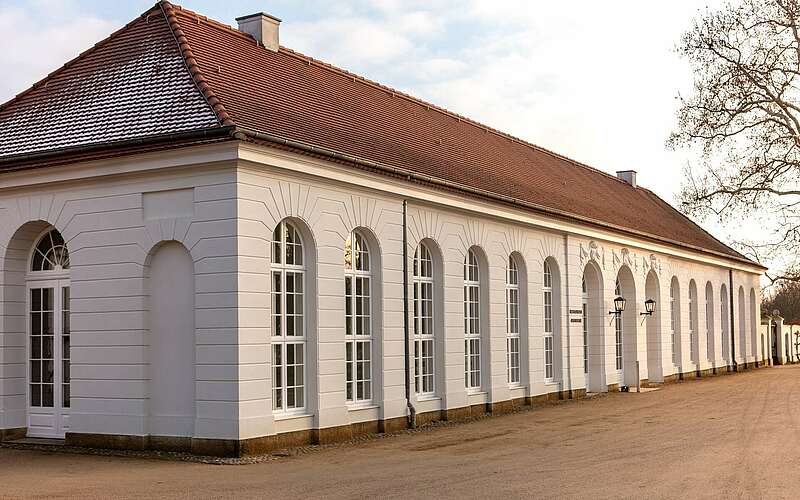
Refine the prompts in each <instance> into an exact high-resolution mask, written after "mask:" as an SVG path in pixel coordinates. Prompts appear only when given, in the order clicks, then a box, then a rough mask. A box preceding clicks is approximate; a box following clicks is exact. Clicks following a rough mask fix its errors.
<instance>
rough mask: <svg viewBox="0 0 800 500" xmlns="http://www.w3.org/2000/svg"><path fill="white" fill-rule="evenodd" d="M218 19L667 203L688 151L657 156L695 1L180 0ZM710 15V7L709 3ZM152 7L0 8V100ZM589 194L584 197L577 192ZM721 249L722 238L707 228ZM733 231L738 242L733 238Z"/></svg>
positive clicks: (92, 1) (683, 80) (87, 2)
mask: <svg viewBox="0 0 800 500" xmlns="http://www.w3.org/2000/svg"><path fill="white" fill-rule="evenodd" d="M177 3H179V4H180V5H183V6H184V7H186V8H189V9H191V10H194V11H197V12H199V13H201V14H203V15H206V16H208V17H210V18H213V19H216V20H218V21H221V22H224V23H227V24H231V25H235V24H236V23H235V18H236V17H238V16H242V15H246V14H251V13H254V12H259V11H266V12H268V13H270V14H272V15H275V16H277V17H279V18H281V19H282V20H283V24H282V25H281V43H282V44H283V45H285V46H287V47H290V48H293V49H295V50H299V51H301V52H304V53H306V54H308V55H310V56H313V57H315V58H318V59H322V60H325V61H327V62H330V63H332V64H335V65H338V66H341V67H343V68H345V69H348V70H350V71H353V72H356V73H358V74H362V75H364V76H366V77H368V78H370V79H373V80H377V81H379V82H381V83H384V84H386V85H389V86H392V87H396V88H398V89H400V90H402V91H405V92H408V93H410V94H412V95H415V96H418V97H420V98H423V99H426V100H428V101H431V102H433V103H435V104H437V105H440V106H444V107H446V108H448V109H451V110H452V111H455V112H457V113H460V114H464V115H466V116H469V117H471V118H474V119H476V120H479V121H481V122H483V123H485V124H487V125H489V126H492V127H495V128H498V129H501V130H503V131H506V132H509V133H511V134H513V135H516V136H519V137H521V138H523V139H525V140H528V141H530V142H533V143H535V144H538V145H540V146H543V147H546V148H549V149H552V150H554V151H556V152H559V153H561V154H564V155H566V156H569V157H572V158H574V159H576V160H579V161H582V162H585V163H588V164H589V165H592V166H594V167H597V168H599V169H601V170H605V171H607V172H610V173H614V172H615V171H616V170H627V169H634V170H637V171H638V172H639V182H640V184H642V185H644V186H646V187H649V188H650V189H652V190H653V191H655V192H656V193H658V194H659V195H661V196H662V197H664V198H665V199H666V200H667V201H669V202H674V199H675V198H674V195H675V193H676V192H677V190H678V188H679V186H680V182H681V176H682V168H683V166H684V165H685V164H686V162H687V161H693V159H692V158H691V156H690V155H689V154H688V153H682V152H678V153H674V152H669V151H666V149H665V147H664V142H665V140H666V139H667V136H668V134H669V132H670V131H671V129H672V127H673V125H674V123H675V118H674V116H675V110H676V104H677V103H676V100H675V98H676V95H677V93H678V92H679V91H683V92H686V91H688V89H689V88H690V85H691V74H690V72H689V68H688V66H687V65H686V63H685V62H684V61H682V60H680V59H679V58H678V57H677V56H676V54H675V53H674V50H673V49H674V46H675V43H676V42H677V40H678V39H679V37H680V36H681V34H682V32H683V31H684V30H686V29H687V28H688V27H690V26H691V22H692V19H693V17H694V16H695V15H697V14H698V13H699V12H700V10H699V9H701V8H703V6H704V4H705V3H703V4H701V3H699V2H697V1H695V0H674V1H671V2H641V1H635V0H619V1H615V2H596V1H590V0H576V1H574V2H570V3H566V2H531V1H527V0H492V1H487V0H426V1H423V0H340V1H336V2H334V1H321V0H313V1H305V2H302V1H298V0H227V1H225V2H220V1H210V0H186V1H184V2H177ZM707 3H709V4H711V6H712V7H713V6H717V5H719V3H721V0H708V2H707ZM153 4H154V1H152V0H148V1H143V0H128V1H124V2H116V1H108V0H61V1H58V0H0V34H1V35H2V38H3V41H4V44H5V47H4V50H2V51H0V74H2V75H3V77H2V78H0V101H5V100H7V99H8V98H10V97H12V96H13V95H14V94H16V93H18V92H20V91H21V90H24V89H25V88H26V87H27V86H29V85H30V84H31V83H33V82H34V81H36V80H38V79H40V78H42V77H43V76H45V75H46V74H47V73H48V72H49V71H52V70H53V69H56V68H57V67H58V66H60V65H61V64H63V63H64V62H65V61H67V60H68V59H69V58H71V57H74V56H75V55H77V54H78V53H79V52H81V51H82V50H85V49H86V48H88V47H90V46H91V45H92V44H94V43H95V42H97V41H99V40H101V39H102V38H104V37H105V36H107V35H108V34H109V33H111V32H112V31H113V30H115V29H116V28H118V27H119V26H121V25H123V24H125V23H126V22H128V21H130V20H131V19H133V18H134V17H135V16H137V15H139V14H141V13H142V12H144V11H145V10H147V9H148V8H150V7H151V6H152V5H153ZM587 195H589V193H587ZM706 227H710V228H711V229H712V232H714V233H715V234H716V235H718V236H720V237H722V238H723V239H728V238H727V236H728V232H727V231H726V230H725V229H724V228H721V227H718V226H716V225H710V224H706ZM740 232H741V231H740Z"/></svg>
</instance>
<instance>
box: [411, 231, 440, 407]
mask: <svg viewBox="0 0 800 500" xmlns="http://www.w3.org/2000/svg"><path fill="white" fill-rule="evenodd" d="M413 288H414V391H415V392H416V393H417V395H433V394H434V391H435V387H434V373H435V372H434V369H435V365H434V355H433V354H434V351H433V347H434V331H433V318H434V310H433V258H432V256H431V251H430V249H428V246H427V245H425V243H420V244H419V246H418V247H417V251H416V252H414V266H413Z"/></svg>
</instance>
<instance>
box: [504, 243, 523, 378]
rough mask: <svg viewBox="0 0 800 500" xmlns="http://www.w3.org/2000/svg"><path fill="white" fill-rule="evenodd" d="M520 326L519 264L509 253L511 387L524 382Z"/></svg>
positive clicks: (509, 361) (509, 375)
mask: <svg viewBox="0 0 800 500" xmlns="http://www.w3.org/2000/svg"><path fill="white" fill-rule="evenodd" d="M520 326H521V322H520V287H519V266H518V265H517V262H516V261H515V260H514V257H513V256H511V255H509V257H508V266H507V267H506V368H507V373H506V375H507V377H506V380H507V382H508V385H509V386H510V387H519V386H520V385H521V384H522V356H521V353H520V351H521V349H520V342H521V340H520Z"/></svg>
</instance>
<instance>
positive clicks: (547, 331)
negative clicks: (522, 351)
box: [542, 261, 556, 383]
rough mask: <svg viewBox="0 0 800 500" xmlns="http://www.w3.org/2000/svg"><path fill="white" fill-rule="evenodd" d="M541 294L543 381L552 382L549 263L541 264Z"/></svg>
mask: <svg viewBox="0 0 800 500" xmlns="http://www.w3.org/2000/svg"><path fill="white" fill-rule="evenodd" d="M542 296H543V308H544V331H543V343H544V381H545V383H552V382H555V380H556V366H555V335H554V330H555V324H554V321H555V320H554V318H553V272H552V269H551V268H550V263H549V262H547V261H545V262H544V265H543V266H542Z"/></svg>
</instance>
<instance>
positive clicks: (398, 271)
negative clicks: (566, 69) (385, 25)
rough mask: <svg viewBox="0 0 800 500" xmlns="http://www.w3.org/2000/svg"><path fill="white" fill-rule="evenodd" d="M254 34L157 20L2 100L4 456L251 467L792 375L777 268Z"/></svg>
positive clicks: (260, 29) (562, 167) (612, 184)
mask: <svg viewBox="0 0 800 500" xmlns="http://www.w3.org/2000/svg"><path fill="white" fill-rule="evenodd" d="M238 21H239V28H238V29H233V28H231V27H228V26H226V25H223V24H220V23H218V22H215V21H213V20H209V19H207V18H205V17H203V16H200V15H198V14H195V13H192V12H189V11H186V10H184V9H181V8H180V7H177V6H173V5H171V4H169V3H167V2H159V3H158V4H156V5H155V6H154V7H153V8H151V9H150V10H148V11H147V12H145V13H144V14H142V15H141V16H140V17H138V18H137V19H135V20H133V21H132V22H131V23H129V24H128V25H127V26H125V27H124V28H122V29H121V30H119V31H117V32H116V33H114V34H113V35H111V36H110V37H109V38H108V39H106V40H104V41H102V42H100V43H98V44H97V45H95V46H94V47H93V48H91V49H89V50H88V51H86V52H85V53H83V54H81V55H80V56H79V57H77V58H76V59H74V60H72V61H70V62H69V63H67V64H66V65H64V66H63V67H62V68H60V69H58V70H56V71H55V72H53V73H51V74H50V75H49V76H47V77H46V78H45V79H44V80H42V81H41V82H39V83H37V84H35V85H34V86H33V87H32V88H30V89H28V90H26V91H25V92H23V93H21V94H20V95H18V96H17V97H16V98H14V99H12V100H11V101H10V102H8V103H6V104H4V105H2V106H0V439H5V440H12V439H18V438H20V437H24V436H28V437H49V438H64V439H65V440H66V442H67V443H71V444H75V445H84V446H104V447H126V448H162V449H190V450H192V451H194V452H197V453H211V454H223V455H242V454H248V453H259V452H262V451H265V450H269V449H273V448H275V447H281V446H288V445H292V444H300V443H307V442H329V441H333V440H337V439H343V438H347V437H349V436H353V435H355V434H359V433H367V432H381V431H388V430H394V429H400V428H405V427H406V426H408V425H414V424H421V423H424V422H428V421H432V420H437V419H448V420H452V419H460V418H465V417H468V416H470V415H476V414H482V413H485V412H501V411H508V410H509V409H511V408H513V407H515V406H517V405H524V404H531V403H536V402H538V401H541V400H545V399H558V398H571V397H580V396H582V395H584V394H585V393H586V392H587V391H589V392H602V391H609V390H619V389H622V388H624V387H627V386H633V385H635V384H636V383H637V382H641V383H647V382H649V383H662V382H668V381H672V380H676V379H678V378H685V377H697V376H706V375H710V374H714V373H721V372H727V371H730V370H732V369H734V367H735V368H736V369H741V368H745V367H752V366H758V365H760V364H762V360H764V359H766V358H767V355H766V354H765V353H768V352H769V347H768V346H764V345H763V342H762V341H761V340H760V339H759V338H757V325H758V324H759V319H760V318H759V300H760V299H759V297H760V290H759V275H760V273H762V272H763V271H764V268H763V267H762V266H761V265H759V264H757V263H755V262H752V261H750V260H748V259H747V258H745V257H744V256H742V255H741V254H739V253H737V252H736V251H734V250H732V249H731V248H729V247H727V246H726V245H724V244H723V243H721V242H719V241H717V240H716V239H714V238H713V237H711V236H710V235H709V234H708V233H706V232H705V231H703V230H702V229H701V228H700V227H698V226H697V225H695V224H694V223H692V222H691V221H689V220H688V219H686V218H685V217H683V216H682V215H681V214H679V213H678V212H677V211H676V210H674V209H673V208H672V207H670V206H669V205H668V204H667V203H665V202H664V201H662V200H661V199H659V198H658V197H657V196H656V195H655V194H653V193H652V192H651V191H649V190H647V189H645V188H642V187H640V186H637V185H636V176H635V172H631V171H626V172H620V173H619V174H618V176H610V175H607V174H605V173H603V172H600V171H598V170H595V169H593V168H591V167H588V166H585V165H582V164H579V163H577V162H575V161H572V160H570V159H568V158H565V157H563V156H560V155H558V154H556V153H553V152H550V151H547V150H544V149H542V148H540V147H537V146H535V145H531V144H528V143H525V142H523V141H520V140H518V139H515V138H513V137H511V136H508V135H506V134H503V133H501V132H499V131H496V130H493V129H490V128H487V127H485V126H483V125H481V124H478V123H475V122H473V121H471V120H469V119H467V118H464V117H461V116H458V115H455V114H453V113H450V112H448V111H446V110H443V109H441V108H437V107H436V106H434V105H431V104H428V103H425V102H422V101H419V100H417V99H414V98H412V97H410V96H407V95H404V94H401V93H399V92H397V91H395V90H393V89H390V88H387V87H384V86H381V85H379V84H377V83H374V82H371V81H368V80H365V79H363V78H361V77H359V76H356V75H353V74H351V73H348V72H346V71H343V70H340V69H337V68H334V67H332V66H330V65H327V64H325V63H322V62H320V61H317V60H314V59H311V58H309V57H307V56H304V55H302V54H299V53H296V52H294V51H292V50H290V49H287V48H284V47H281V46H280V45H279V44H278V27H279V20H277V19H276V18H273V17H271V16H268V15H264V14H257V15H253V16H247V17H244V18H240V19H239V20H238ZM618 297H620V298H623V299H624V301H625V307H624V310H621V311H619V312H616V311H617V310H618V309H622V308H621V304H616V305H615V299H616V298H618ZM648 300H649V301H652V302H650V304H652V305H653V307H652V309H653V311H652V314H647V307H646V305H645V304H646V301H648ZM616 302H622V301H621V300H618V301H616ZM610 312H611V314H609V313H610ZM643 313H644V314H643ZM637 378H638V379H639V380H638V381H637Z"/></svg>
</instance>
